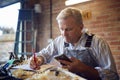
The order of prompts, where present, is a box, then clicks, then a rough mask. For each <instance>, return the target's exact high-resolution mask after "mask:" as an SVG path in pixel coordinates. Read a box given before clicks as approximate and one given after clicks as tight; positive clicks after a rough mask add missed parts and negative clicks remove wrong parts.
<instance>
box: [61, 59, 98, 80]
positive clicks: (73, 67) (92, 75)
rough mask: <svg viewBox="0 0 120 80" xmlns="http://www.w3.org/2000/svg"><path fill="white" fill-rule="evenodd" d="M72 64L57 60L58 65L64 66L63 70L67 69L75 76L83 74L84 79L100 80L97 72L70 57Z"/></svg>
mask: <svg viewBox="0 0 120 80" xmlns="http://www.w3.org/2000/svg"><path fill="white" fill-rule="evenodd" d="M70 60H71V61H72V62H69V61H65V60H59V61H60V63H62V64H65V65H63V68H67V69H68V70H69V71H71V72H73V73H77V74H81V73H82V74H84V75H85V78H87V79H90V80H100V77H99V74H98V71H97V70H96V69H94V68H92V67H90V66H88V65H86V64H84V63H83V62H81V61H80V60H78V59H76V58H74V57H72V58H70Z"/></svg>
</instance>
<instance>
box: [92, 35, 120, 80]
mask: <svg viewBox="0 0 120 80" xmlns="http://www.w3.org/2000/svg"><path fill="white" fill-rule="evenodd" d="M91 46H93V47H92V49H93V51H94V55H95V56H96V61H97V63H98V65H99V66H97V67H96V68H95V69H97V70H98V72H99V75H100V77H101V79H102V80H119V78H118V74H117V70H116V66H115V62H114V59H113V56H112V53H111V50H110V48H109V45H108V43H107V42H106V41H104V40H103V39H101V38H98V37H96V36H95V37H94V38H93V42H92V45H91Z"/></svg>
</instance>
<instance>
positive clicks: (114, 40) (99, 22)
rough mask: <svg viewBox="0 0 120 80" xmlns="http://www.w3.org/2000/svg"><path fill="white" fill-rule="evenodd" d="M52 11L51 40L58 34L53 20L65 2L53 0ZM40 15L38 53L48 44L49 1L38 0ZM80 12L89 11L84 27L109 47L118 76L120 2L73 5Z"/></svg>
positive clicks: (113, 0) (98, 0)
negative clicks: (103, 40)
mask: <svg viewBox="0 0 120 80" xmlns="http://www.w3.org/2000/svg"><path fill="white" fill-rule="evenodd" d="M52 2H53V3H52V4H53V6H52V7H53V8H52V9H53V11H52V38H53V39H54V38H55V37H56V36H58V35H59V34H60V32H59V29H58V27H57V26H58V25H57V22H56V20H55V18H56V16H57V14H58V13H59V12H60V10H61V9H63V8H65V7H66V6H65V4H64V2H65V0H53V1H52ZM40 4H41V6H42V13H41V14H40V16H39V17H40V20H39V27H38V40H37V41H38V42H37V46H38V51H39V50H41V49H42V48H43V47H45V46H46V45H47V44H48V42H47V41H48V39H49V38H51V37H50V32H51V30H50V3H49V0H44V1H43V0H40ZM73 7H77V8H79V9H81V10H82V11H89V12H90V13H91V17H90V18H89V19H87V20H84V25H85V27H87V28H88V29H89V31H90V32H92V33H94V34H97V35H98V36H101V37H103V38H104V39H105V40H106V41H107V42H108V43H109V45H110V48H111V50H112V54H113V56H114V59H115V62H116V66H117V70H118V73H119V74H120V65H119V64H120V36H119V34H120V1H119V0H94V1H91V2H86V3H82V4H77V5H73Z"/></svg>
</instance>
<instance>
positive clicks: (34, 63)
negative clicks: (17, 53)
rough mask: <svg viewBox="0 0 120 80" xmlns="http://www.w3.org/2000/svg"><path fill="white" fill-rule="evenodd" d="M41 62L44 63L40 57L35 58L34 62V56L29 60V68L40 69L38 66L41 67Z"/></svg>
mask: <svg viewBox="0 0 120 80" xmlns="http://www.w3.org/2000/svg"><path fill="white" fill-rule="evenodd" d="M35 61H36V62H35ZM43 62H44V59H43V57H42V56H39V57H38V56H36V60H34V56H32V57H31V60H30V68H32V69H40V65H42V63H43Z"/></svg>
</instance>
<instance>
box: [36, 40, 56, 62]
mask: <svg viewBox="0 0 120 80" xmlns="http://www.w3.org/2000/svg"><path fill="white" fill-rule="evenodd" d="M56 53H57V50H56V49H55V45H54V41H53V42H51V43H50V44H49V45H48V46H47V47H45V48H43V49H42V50H41V51H40V52H39V53H38V54H37V56H42V57H43V58H44V63H49V62H50V61H51V60H52V58H53V56H54V55H55V54H56Z"/></svg>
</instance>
